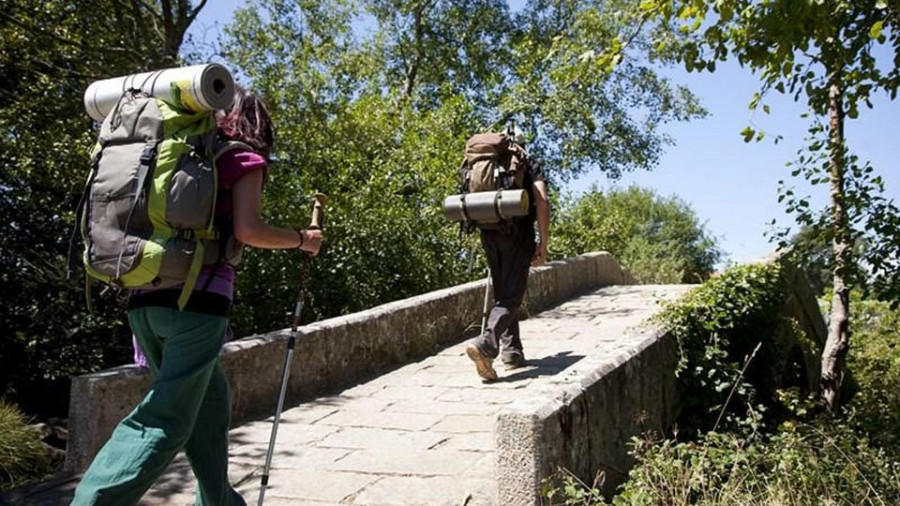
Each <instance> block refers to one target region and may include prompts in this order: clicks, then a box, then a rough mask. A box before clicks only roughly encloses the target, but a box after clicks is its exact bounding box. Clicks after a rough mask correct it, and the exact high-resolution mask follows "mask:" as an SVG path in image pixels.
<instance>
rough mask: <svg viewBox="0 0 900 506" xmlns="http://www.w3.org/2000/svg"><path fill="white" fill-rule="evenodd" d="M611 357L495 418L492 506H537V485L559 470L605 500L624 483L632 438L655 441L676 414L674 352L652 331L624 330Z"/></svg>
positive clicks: (590, 360) (594, 359)
mask: <svg viewBox="0 0 900 506" xmlns="http://www.w3.org/2000/svg"><path fill="white" fill-rule="evenodd" d="M622 343H623V346H621V347H619V348H618V349H617V350H616V352H615V353H614V354H610V353H609V352H605V353H602V354H599V355H597V356H591V357H587V358H585V359H584V360H583V361H582V363H581V364H580V367H579V370H580V372H579V374H578V376H577V377H575V378H569V379H568V381H567V382H566V383H565V384H563V385H560V386H559V387H558V388H557V389H556V390H555V391H554V392H547V393H546V394H545V395H541V396H531V397H530V398H528V399H523V400H522V401H520V402H518V403H515V404H513V405H512V406H510V407H509V408H507V409H505V410H504V411H501V412H500V414H499V415H498V417H497V420H496V425H495V428H494V437H495V444H496V462H495V472H496V480H497V493H498V496H497V501H496V504H503V505H504V506H525V505H527V506H532V505H535V506H537V505H540V504H542V500H541V496H540V491H541V486H542V484H543V483H544V480H545V479H547V478H548V477H550V476H551V475H552V474H553V473H554V472H555V471H556V470H557V469H565V470H567V471H569V472H571V473H573V474H574V475H575V476H577V477H579V478H580V479H582V480H586V481H587V482H588V483H590V482H591V480H592V479H593V478H594V477H595V475H596V473H598V472H602V473H603V475H604V476H603V482H602V487H601V488H602V489H603V490H604V492H606V493H610V492H612V491H613V490H614V489H615V487H616V486H617V485H618V484H620V483H622V481H624V480H625V479H626V477H627V473H628V470H629V469H630V468H631V466H632V465H633V459H632V457H631V456H630V455H629V454H628V444H629V443H630V441H631V438H632V437H635V436H639V435H641V434H642V433H645V432H648V431H656V432H658V433H661V432H662V430H663V429H665V428H668V427H670V426H671V423H672V422H673V421H674V418H675V416H676V412H677V406H676V402H677V399H676V384H675V374H674V370H675V361H676V359H677V355H676V352H677V350H676V344H675V342H674V339H673V338H672V337H671V336H670V335H668V334H666V333H665V332H664V331H663V330H661V329H659V328H656V327H653V326H642V327H637V328H634V329H631V330H629V331H627V332H626V333H625V335H623V337H622Z"/></svg>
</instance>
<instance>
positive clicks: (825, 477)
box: [613, 423, 900, 506]
mask: <svg viewBox="0 0 900 506" xmlns="http://www.w3.org/2000/svg"><path fill="white" fill-rule="evenodd" d="M634 455H635V457H636V458H637V460H638V464H637V465H636V466H635V467H634V468H633V469H632V471H631V473H630V475H629V481H628V482H626V483H625V485H624V486H623V487H622V489H621V493H620V494H619V495H618V496H616V497H615V499H614V500H613V504H615V505H623V506H624V505H647V506H650V505H666V506H679V505H688V504H695V505H719V504H722V505H732V504H741V505H754V506H755V505H760V506H761V505H791V506H804V505H808V504H854V505H884V504H896V503H897V501H898V500H900V462H898V461H897V460H894V459H891V458H890V457H888V456H887V455H886V454H885V452H884V451H883V450H879V449H877V448H873V447H872V446H870V445H869V443H868V441H867V440H866V438H865V437H864V436H861V435H860V434H858V433H856V432H854V431H852V430H850V427H848V426H846V425H842V424H830V423H825V424H805V423H799V424H796V425H794V426H790V427H786V428H784V430H781V431H779V432H776V433H775V434H774V435H772V436H751V437H749V438H745V437H739V436H736V435H733V434H720V433H709V434H706V435H705V436H704V437H703V438H701V439H700V440H699V441H697V442H686V443H676V442H674V441H672V440H666V441H663V442H652V441H643V440H635V448H634Z"/></svg>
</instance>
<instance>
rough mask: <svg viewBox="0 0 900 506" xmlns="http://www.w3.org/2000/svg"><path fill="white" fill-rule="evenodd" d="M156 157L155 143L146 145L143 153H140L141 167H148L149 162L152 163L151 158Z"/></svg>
mask: <svg viewBox="0 0 900 506" xmlns="http://www.w3.org/2000/svg"><path fill="white" fill-rule="evenodd" d="M155 157H156V143H153V144H151V145H148V146H147V147H145V148H144V151H142V152H141V165H147V166H149V165H150V162H152V161H153V158H155Z"/></svg>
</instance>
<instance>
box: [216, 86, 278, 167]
mask: <svg viewBox="0 0 900 506" xmlns="http://www.w3.org/2000/svg"><path fill="white" fill-rule="evenodd" d="M216 126H217V127H218V128H219V131H220V132H222V134H223V135H225V136H226V137H228V138H229V139H231V140H234V141H240V142H243V143H244V144H247V145H249V146H250V147H251V148H253V149H254V150H255V151H257V152H258V153H259V154H261V155H262V156H264V157H266V158H269V155H270V154H271V153H272V144H273V143H274V142H275V129H274V127H273V126H272V118H271V117H269V111H268V110H267V109H266V106H265V105H263V103H262V101H260V100H259V99H258V98H256V95H254V94H253V93H251V92H249V91H247V90H245V89H243V88H240V87H236V88H235V90H234V103H233V104H232V105H231V108H229V109H227V110H225V111H224V112H222V113H220V114H219V115H217V116H216Z"/></svg>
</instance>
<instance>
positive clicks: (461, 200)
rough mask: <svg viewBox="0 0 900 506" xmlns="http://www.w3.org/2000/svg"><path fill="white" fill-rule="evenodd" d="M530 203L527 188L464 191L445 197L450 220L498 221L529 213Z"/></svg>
mask: <svg viewBox="0 0 900 506" xmlns="http://www.w3.org/2000/svg"><path fill="white" fill-rule="evenodd" d="M528 203H529V201H528V192H526V191H525V190H501V191H490V192H477V193H463V194H460V195H451V196H449V197H447V198H446V199H444V217H445V218H447V219H448V220H450V221H471V222H475V223H497V222H499V221H503V220H508V219H512V218H517V217H520V216H525V215H527V214H528Z"/></svg>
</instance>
